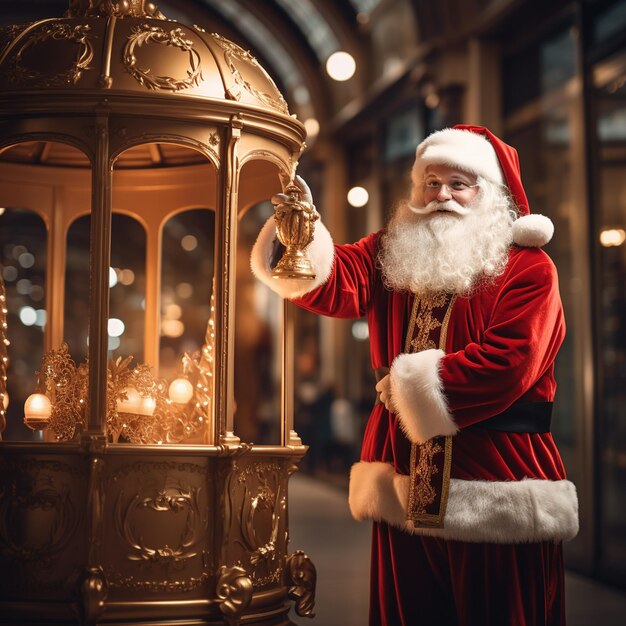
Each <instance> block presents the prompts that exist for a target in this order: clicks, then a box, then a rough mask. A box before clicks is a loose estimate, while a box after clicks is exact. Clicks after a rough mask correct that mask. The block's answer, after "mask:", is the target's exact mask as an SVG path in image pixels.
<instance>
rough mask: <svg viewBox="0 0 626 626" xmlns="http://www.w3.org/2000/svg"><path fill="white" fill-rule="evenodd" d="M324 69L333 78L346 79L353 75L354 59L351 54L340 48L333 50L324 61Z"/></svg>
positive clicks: (354, 69)
mask: <svg viewBox="0 0 626 626" xmlns="http://www.w3.org/2000/svg"><path fill="white" fill-rule="evenodd" d="M326 71H327V72H328V75H329V76H330V77H331V78H332V79H333V80H336V81H344V80H348V79H350V78H352V76H354V72H355V71H356V61H355V60H354V57H353V56H352V55H351V54H348V53H347V52H343V51H342V50H340V51H339V52H333V54H331V55H330V56H329V57H328V59H327V61H326Z"/></svg>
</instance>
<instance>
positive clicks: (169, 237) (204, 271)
mask: <svg viewBox="0 0 626 626" xmlns="http://www.w3.org/2000/svg"><path fill="white" fill-rule="evenodd" d="M214 250H215V213H214V212H213V211H210V210H208V209H193V210H189V211H185V212H183V213H179V214H177V215H175V216H174V217H172V218H170V219H169V220H168V221H167V222H166V223H165V225H164V227H163V235H162V254H161V263H162V269H161V329H160V336H161V339H160V348H159V361H160V368H159V375H160V376H161V377H163V378H166V379H167V380H170V381H171V380H173V379H175V378H176V377H177V376H180V374H181V373H182V371H181V368H182V361H181V357H182V355H183V354H184V353H187V354H189V355H192V354H195V353H199V352H200V351H201V350H202V348H203V346H204V343H205V338H206V334H207V328H208V324H209V320H210V318H211V294H212V283H213V265H214Z"/></svg>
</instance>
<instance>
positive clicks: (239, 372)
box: [235, 202, 283, 444]
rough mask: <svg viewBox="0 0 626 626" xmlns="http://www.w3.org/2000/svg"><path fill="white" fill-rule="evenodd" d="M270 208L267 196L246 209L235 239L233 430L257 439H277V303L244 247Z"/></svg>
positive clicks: (279, 317)
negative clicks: (251, 262)
mask: <svg viewBox="0 0 626 626" xmlns="http://www.w3.org/2000/svg"><path fill="white" fill-rule="evenodd" d="M272 214H273V207H272V205H271V203H270V202H262V203H260V204H257V205H255V206H254V207H252V208H251V209H249V210H248V211H247V212H246V213H245V214H244V216H243V217H242V218H241V220H240V222H239V236H238V241H237V292H236V294H237V295H236V298H237V306H236V319H235V403H236V412H235V433H236V434H237V435H238V436H239V437H240V438H241V440H242V441H245V442H254V443H257V444H277V443H278V442H279V439H280V432H279V425H280V393H281V387H280V384H281V338H282V306H283V303H282V300H281V299H280V298H279V297H278V296H277V295H276V294H275V293H274V292H272V291H271V290H270V289H269V288H268V287H266V286H265V285H263V284H262V283H261V282H259V281H258V280H256V279H255V278H254V276H253V274H252V271H251V269H250V250H251V249H252V246H253V244H254V242H255V240H256V238H257V236H258V234H259V231H260V230H261V227H262V226H263V224H265V222H266V220H267V219H268V218H269V217H270V216H271V215H272Z"/></svg>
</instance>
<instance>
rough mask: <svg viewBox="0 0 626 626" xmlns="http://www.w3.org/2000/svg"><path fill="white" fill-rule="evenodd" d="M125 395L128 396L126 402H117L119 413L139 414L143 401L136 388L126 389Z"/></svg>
mask: <svg viewBox="0 0 626 626" xmlns="http://www.w3.org/2000/svg"><path fill="white" fill-rule="evenodd" d="M123 393H125V394H126V400H118V401H117V411H118V413H134V414H135V415H136V414H137V413H139V409H140V408H141V401H142V400H143V398H142V397H141V396H140V395H139V392H138V391H137V390H136V389H135V388H134V387H126V389H124V390H123Z"/></svg>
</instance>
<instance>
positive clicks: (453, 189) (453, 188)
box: [424, 180, 478, 196]
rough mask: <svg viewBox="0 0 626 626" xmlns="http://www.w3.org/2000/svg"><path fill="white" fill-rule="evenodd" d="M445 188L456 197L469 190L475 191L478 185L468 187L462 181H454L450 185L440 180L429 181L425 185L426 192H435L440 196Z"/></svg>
mask: <svg viewBox="0 0 626 626" xmlns="http://www.w3.org/2000/svg"><path fill="white" fill-rule="evenodd" d="M444 187H446V189H447V190H448V191H449V192H450V194H451V195H453V196H454V195H457V194H461V193H463V192H464V191H468V190H469V189H475V188H476V187H478V185H468V184H467V183H464V182H463V181H462V180H452V181H450V182H449V183H444V182H441V181H440V180H427V181H426V182H425V183H424V190H425V191H426V190H427V191H433V192H435V194H439V192H440V191H441V190H442V189H443V188H444Z"/></svg>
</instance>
